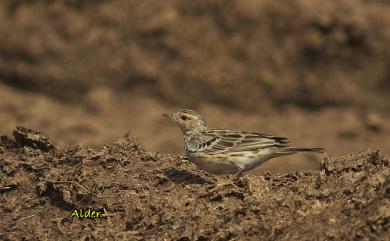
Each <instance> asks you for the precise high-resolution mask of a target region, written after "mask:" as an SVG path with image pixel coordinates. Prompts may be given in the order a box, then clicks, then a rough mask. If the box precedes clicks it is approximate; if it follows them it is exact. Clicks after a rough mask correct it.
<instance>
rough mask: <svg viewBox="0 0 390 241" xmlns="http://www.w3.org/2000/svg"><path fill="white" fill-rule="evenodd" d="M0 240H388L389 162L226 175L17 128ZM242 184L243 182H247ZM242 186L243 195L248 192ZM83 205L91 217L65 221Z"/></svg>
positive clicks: (5, 167)
mask: <svg viewBox="0 0 390 241" xmlns="http://www.w3.org/2000/svg"><path fill="white" fill-rule="evenodd" d="M0 170H1V171H0V180H1V181H0V192H1V197H0V210H1V213H2V218H1V221H0V238H1V239H2V240H63V239H64V238H66V239H67V240H182V241H183V240H259V239H261V240H388V237H389V235H390V231H389V226H390V222H389V221H390V209H389V206H390V168H389V160H388V159H385V158H384V157H383V156H382V155H381V153H380V152H379V151H376V150H371V151H366V152H361V153H353V154H348V155H345V156H342V157H337V158H332V159H324V160H323V163H322V167H321V170H318V171H308V172H301V173H290V174H285V175H273V174H270V173H267V174H266V175H264V176H262V177H256V176H252V175H249V176H247V177H246V178H245V179H242V180H240V181H237V182H236V183H232V184H229V183H228V184H227V185H225V186H215V184H216V183H222V182H226V181H227V178H226V177H220V176H215V175H212V174H209V173H205V172H202V171H200V170H199V169H197V168H196V167H195V166H194V165H192V164H191V163H188V162H187V161H184V160H182V159H181V158H180V156H177V155H167V154H160V153H153V152H147V151H145V150H144V149H143V148H142V147H141V146H140V145H139V143H138V142H137V140H136V139H134V138H133V137H131V136H129V135H126V136H125V137H123V138H121V139H120V140H118V141H117V142H115V143H113V144H110V145H105V146H104V147H103V148H100V149H92V148H83V147H69V148H65V149H61V148H58V147H56V146H54V145H53V144H52V142H51V141H50V140H49V139H48V138H47V137H46V136H44V135H41V134H40V133H39V132H37V131H34V130H29V129H26V128H22V127H19V128H17V129H15V131H14V138H10V137H8V136H4V135H2V136H1V143H0ZM248 183H249V184H250V185H249V184H248ZM249 187H250V188H249ZM80 208H91V209H93V210H97V211H100V212H102V213H103V215H102V217H100V218H94V219H93V218H76V217H70V215H71V213H72V211H73V210H75V209H80Z"/></svg>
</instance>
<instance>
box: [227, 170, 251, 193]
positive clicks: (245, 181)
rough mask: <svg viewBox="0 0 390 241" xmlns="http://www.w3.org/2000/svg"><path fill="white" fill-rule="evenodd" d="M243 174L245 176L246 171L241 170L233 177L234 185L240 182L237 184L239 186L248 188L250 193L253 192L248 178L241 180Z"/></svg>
mask: <svg viewBox="0 0 390 241" xmlns="http://www.w3.org/2000/svg"><path fill="white" fill-rule="evenodd" d="M243 174H244V170H240V171H239V172H238V173H237V174H236V175H234V176H233V179H232V182H233V183H236V182H238V183H237V184H238V186H241V187H244V188H247V189H248V190H249V192H252V188H251V183H250V181H249V180H248V179H247V178H245V177H244V178H242V179H240V178H241V177H242V176H243ZM237 184H236V185H237Z"/></svg>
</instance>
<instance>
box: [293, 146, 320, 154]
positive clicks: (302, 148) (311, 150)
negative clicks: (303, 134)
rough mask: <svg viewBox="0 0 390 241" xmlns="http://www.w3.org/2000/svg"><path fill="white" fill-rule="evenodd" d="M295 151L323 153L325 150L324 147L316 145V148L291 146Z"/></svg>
mask: <svg viewBox="0 0 390 241" xmlns="http://www.w3.org/2000/svg"><path fill="white" fill-rule="evenodd" d="M290 150H291V151H293V152H320V153H323V152H324V151H325V149H324V148H319V147H314V148H305V147H292V148H290Z"/></svg>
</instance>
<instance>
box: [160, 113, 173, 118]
mask: <svg viewBox="0 0 390 241" xmlns="http://www.w3.org/2000/svg"><path fill="white" fill-rule="evenodd" d="M162 116H164V117H167V118H171V115H170V114H169V113H164V114H162Z"/></svg>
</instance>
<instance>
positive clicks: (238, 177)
mask: <svg viewBox="0 0 390 241" xmlns="http://www.w3.org/2000/svg"><path fill="white" fill-rule="evenodd" d="M243 174H244V170H242V169H241V170H240V171H239V172H237V174H235V175H234V176H233V178H232V181H233V182H235V181H238V180H240V177H242V175H243Z"/></svg>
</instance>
